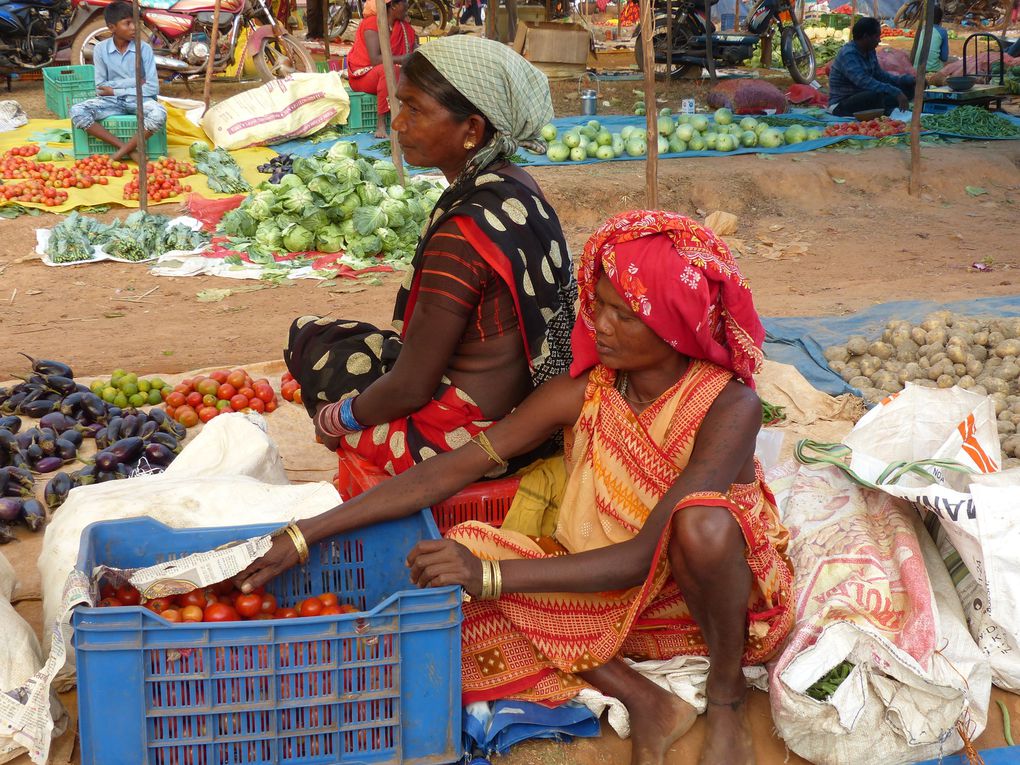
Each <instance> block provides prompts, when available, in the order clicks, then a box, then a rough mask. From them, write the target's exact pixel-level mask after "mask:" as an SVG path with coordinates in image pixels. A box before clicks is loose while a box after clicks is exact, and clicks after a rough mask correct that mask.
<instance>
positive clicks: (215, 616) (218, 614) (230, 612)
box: [202, 603, 241, 622]
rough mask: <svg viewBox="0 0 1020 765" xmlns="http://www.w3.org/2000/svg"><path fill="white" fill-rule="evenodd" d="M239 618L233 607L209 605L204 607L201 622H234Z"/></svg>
mask: <svg viewBox="0 0 1020 765" xmlns="http://www.w3.org/2000/svg"><path fill="white" fill-rule="evenodd" d="M240 618H241V617H240V616H239V615H238V613H237V611H236V610H235V609H234V607H233V606H231V605H228V604H227V603H211V604H210V605H208V606H206V607H205V613H204V614H203V618H202V621H206V622H236V621H238V620H239V619H240Z"/></svg>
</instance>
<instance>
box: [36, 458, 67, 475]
mask: <svg viewBox="0 0 1020 765" xmlns="http://www.w3.org/2000/svg"><path fill="white" fill-rule="evenodd" d="M63 466H64V461H63V460H62V459H60V457H43V458H42V459H40V460H36V461H35V465H34V468H35V472H37V473H52V472H53V471H54V470H60V468H62V467H63Z"/></svg>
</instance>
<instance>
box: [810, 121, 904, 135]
mask: <svg viewBox="0 0 1020 765" xmlns="http://www.w3.org/2000/svg"><path fill="white" fill-rule="evenodd" d="M906 130H907V125H906V123H904V122H900V121H899V120H891V119H889V118H888V117H879V118H878V119H874V120H866V121H864V122H840V123H837V124H835V125H829V126H828V127H827V128H825V132H824V133H822V135H826V136H830V135H863V136H869V137H871V138H885V137H886V136H890V135H897V134H899V133H904V132H906Z"/></svg>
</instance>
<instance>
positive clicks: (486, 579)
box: [478, 560, 492, 600]
mask: <svg viewBox="0 0 1020 765" xmlns="http://www.w3.org/2000/svg"><path fill="white" fill-rule="evenodd" d="M491 592H492V569H491V568H489V561H487V560H483V561H482V591H481V592H480V593H478V599H479V600H488V599H489V596H490V593H491Z"/></svg>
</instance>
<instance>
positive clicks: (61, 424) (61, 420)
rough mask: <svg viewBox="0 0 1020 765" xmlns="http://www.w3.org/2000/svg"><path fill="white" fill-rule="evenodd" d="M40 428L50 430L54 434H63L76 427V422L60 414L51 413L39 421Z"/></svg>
mask: <svg viewBox="0 0 1020 765" xmlns="http://www.w3.org/2000/svg"><path fill="white" fill-rule="evenodd" d="M39 427H40V428H49V429H50V430H52V431H53V432H54V433H63V432H64V431H65V430H67V429H68V428H72V427H74V420H72V419H71V418H69V417H67V416H65V415H64V414H62V413H60V412H50V413H49V414H47V415H45V416H43V417H42V418H41V419H40V420H39Z"/></svg>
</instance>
